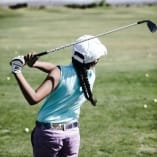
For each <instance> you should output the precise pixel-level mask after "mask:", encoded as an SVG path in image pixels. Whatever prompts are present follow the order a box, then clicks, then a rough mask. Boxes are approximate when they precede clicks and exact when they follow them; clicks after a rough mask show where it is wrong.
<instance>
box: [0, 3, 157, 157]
mask: <svg viewBox="0 0 157 157" xmlns="http://www.w3.org/2000/svg"><path fill="white" fill-rule="evenodd" d="M156 10H157V7H156V6H152V7H129V8H125V7H117V8H116V7H113V8H112V7H100V8H99V7H98V8H93V9H85V10H80V9H74V10H73V9H68V8H47V9H43V10H42V9H36V8H31V9H30V8H29V9H20V10H8V9H0V72H1V77H0V157H31V156H32V149H31V143H30V132H31V130H32V129H33V126H34V121H35V119H36V113H37V111H38V109H39V108H40V106H41V104H39V105H37V106H34V107H30V106H29V105H28V104H27V103H26V101H25V100H24V98H23V96H22V94H21V93H20V90H19V88H18V87H17V84H16V81H15V79H14V77H13V76H12V75H11V74H10V67H9V61H10V59H11V58H12V57H14V56H16V55H19V54H26V53H28V52H32V51H43V50H45V49H51V48H55V47H58V46H61V45H63V44H65V43H69V42H72V41H74V40H75V39H76V38H77V37H79V36H80V35H83V34H92V35H96V34H98V33H102V32H106V31H109V30H112V29H114V28H117V27H119V26H123V25H128V24H130V23H134V22H136V21H138V20H143V19H150V20H153V21H154V22H156V23H157V19H156V17H157V13H156ZM100 39H101V41H102V42H103V43H105V44H106V46H107V48H108V56H106V57H105V58H103V59H102V60H100V63H99V64H98V66H97V69H96V74H97V79H96V82H95V86H94V95H95V97H96V98H97V99H98V105H97V106H96V107H92V106H91V105H90V104H89V103H88V102H87V103H85V105H84V106H83V107H82V110H81V117H80V132H81V147H80V155H79V156H80V157H89V156H90V157H122V156H124V157H135V156H136V157H156V156H157V102H156V100H157V81H156V79H157V62H156V61H157V50H156V48H157V46H156V41H157V34H156V33H154V34H152V33H150V32H149V31H148V29H147V27H146V25H145V24H142V25H138V26H135V27H133V28H129V29H127V30H124V31H121V32H117V33H114V34H110V35H108V36H105V37H102V38H100ZM70 56H71V49H70V48H67V49H65V50H61V51H60V52H59V53H56V54H54V55H48V56H45V57H43V58H41V60H46V61H50V62H54V63H56V64H68V63H69V62H70V60H71V57H70ZM23 73H24V75H25V76H26V78H27V79H28V81H29V82H30V84H31V85H32V86H33V87H34V88H36V87H37V86H38V85H39V84H40V82H41V81H42V80H43V79H44V78H45V74H43V73H41V72H39V71H37V70H33V69H29V68H27V67H26V68H25V69H24V71H23ZM24 128H29V129H30V132H29V133H26V132H24Z"/></svg>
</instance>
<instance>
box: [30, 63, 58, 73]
mask: <svg viewBox="0 0 157 157" xmlns="http://www.w3.org/2000/svg"><path fill="white" fill-rule="evenodd" d="M32 67H33V68H37V69H40V70H41V71H43V72H46V73H49V72H51V70H53V69H54V68H55V67H56V65H54V64H51V63H48V62H41V61H36V62H35V63H34V64H33V65H32Z"/></svg>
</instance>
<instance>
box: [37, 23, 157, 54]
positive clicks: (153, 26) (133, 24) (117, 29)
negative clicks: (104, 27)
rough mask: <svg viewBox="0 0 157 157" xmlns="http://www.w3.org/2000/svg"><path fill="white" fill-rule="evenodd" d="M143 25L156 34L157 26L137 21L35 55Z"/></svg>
mask: <svg viewBox="0 0 157 157" xmlns="http://www.w3.org/2000/svg"><path fill="white" fill-rule="evenodd" d="M143 23H146V24H147V27H148V29H149V31H150V32H152V33H154V32H156V30H157V26H156V24H155V23H153V22H152V21H150V20H142V21H138V22H135V23H132V24H129V25H126V26H122V27H119V28H116V29H113V30H111V31H108V32H105V33H101V34H98V35H95V36H93V37H91V38H88V39H85V40H81V41H79V42H72V43H70V44H65V45H63V46H60V47H57V48H54V49H50V50H46V51H44V52H41V53H38V54H36V55H37V56H38V57H40V56H43V55H46V54H49V53H53V52H56V51H59V50H61V49H65V48H67V47H70V46H73V45H76V44H79V43H82V42H85V41H88V40H91V39H94V38H97V37H101V36H105V35H108V34H111V33H113V32H117V31H120V30H123V29H127V28H129V27H132V26H135V25H139V24H143Z"/></svg>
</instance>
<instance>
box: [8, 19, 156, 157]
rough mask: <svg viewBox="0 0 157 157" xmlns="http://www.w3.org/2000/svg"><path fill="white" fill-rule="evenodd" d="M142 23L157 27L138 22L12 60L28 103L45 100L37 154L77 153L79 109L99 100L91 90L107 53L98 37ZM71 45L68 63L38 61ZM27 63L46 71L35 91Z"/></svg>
mask: <svg viewBox="0 0 157 157" xmlns="http://www.w3.org/2000/svg"><path fill="white" fill-rule="evenodd" d="M142 23H147V26H148V28H149V30H150V31H151V32H155V31H156V30H157V27H156V25H155V24H154V23H152V22H151V21H149V20H144V21H139V22H137V23H134V24H131V25H127V26H124V27H120V28H117V29H114V30H112V31H109V32H106V33H102V34H99V35H96V36H91V35H83V36H81V37H79V38H78V39H77V40H76V41H75V42H73V43H70V44H66V45H64V46H61V47H59V48H56V49H52V50H48V51H45V52H41V53H36V54H27V55H26V56H18V57H15V58H13V59H12V60H11V62H10V65H11V71H12V73H13V74H14V76H15V78H16V80H17V83H18V85H19V87H20V89H21V92H22V93H23V95H24V97H25V99H26V100H27V102H28V103H29V104H30V105H35V104H37V103H39V102H40V101H42V100H43V99H44V102H43V105H42V107H41V108H40V110H39V111H38V114H37V119H36V123H35V127H34V129H33V131H32V135H31V142H32V147H33V154H34V157H77V156H78V153H79V146H80V133H79V116H80V108H81V106H82V104H83V103H84V102H85V101H86V100H88V101H89V102H90V103H91V104H92V105H94V106H95V105H96V103H97V101H96V99H95V98H94V96H93V93H92V89H93V85H94V82H95V70H94V69H95V66H96V64H97V63H98V62H99V59H100V58H101V57H102V56H105V55H107V48H106V47H105V45H103V44H102V43H101V42H100V40H99V39H98V37H101V36H105V35H107V34H111V33H113V32H116V31H119V30H122V29H126V28H128V27H131V26H134V25H137V24H142ZM70 46H72V60H71V63H70V64H68V65H66V66H62V65H54V64H51V63H48V62H43V61H39V60H38V59H39V57H40V56H43V55H46V54H49V53H52V52H56V51H59V50H61V49H64V48H66V47H70ZM25 65H28V66H29V67H31V68H37V69H39V70H41V71H43V72H45V73H46V78H45V80H43V82H42V83H41V84H40V85H39V86H38V88H37V89H35V90H34V89H33V88H32V86H31V85H30V84H29V83H28V81H27V80H26V78H25V77H24V75H23V74H22V69H23V67H24V66H25Z"/></svg>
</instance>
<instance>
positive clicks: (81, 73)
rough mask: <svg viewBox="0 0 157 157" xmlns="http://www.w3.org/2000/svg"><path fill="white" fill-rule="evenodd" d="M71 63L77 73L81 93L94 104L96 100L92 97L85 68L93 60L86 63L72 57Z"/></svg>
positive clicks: (89, 65)
mask: <svg viewBox="0 0 157 157" xmlns="http://www.w3.org/2000/svg"><path fill="white" fill-rule="evenodd" d="M72 63H73V65H74V68H75V69H76V72H77V75H78V77H79V80H80V84H81V87H82V89H83V93H84V95H85V98H86V99H87V100H88V101H90V102H91V104H92V105H94V106H95V105H96V103H97V100H95V99H94V98H93V93H92V91H91V87H90V84H89V80H88V77H87V70H88V69H89V68H90V67H91V66H93V65H94V62H92V63H88V64H82V63H80V62H78V61H77V60H76V59H74V58H72Z"/></svg>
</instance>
